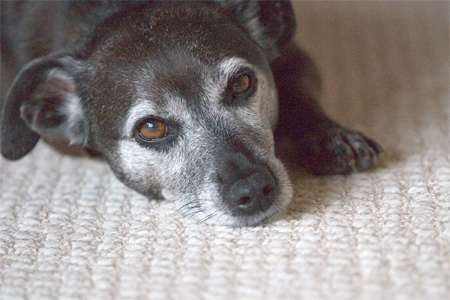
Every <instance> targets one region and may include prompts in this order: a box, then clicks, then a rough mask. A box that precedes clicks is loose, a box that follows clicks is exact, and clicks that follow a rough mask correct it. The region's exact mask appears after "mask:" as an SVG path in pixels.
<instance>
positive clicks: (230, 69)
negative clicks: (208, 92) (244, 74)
mask: <svg viewBox="0 0 450 300" xmlns="http://www.w3.org/2000/svg"><path fill="white" fill-rule="evenodd" d="M244 67H250V64H249V63H248V62H247V61H246V60H245V59H243V58H240V57H230V58H226V59H224V60H223V61H222V62H220V64H219V70H220V73H221V76H226V77H229V76H230V75H233V74H235V73H236V72H237V71H239V69H242V68H244Z"/></svg>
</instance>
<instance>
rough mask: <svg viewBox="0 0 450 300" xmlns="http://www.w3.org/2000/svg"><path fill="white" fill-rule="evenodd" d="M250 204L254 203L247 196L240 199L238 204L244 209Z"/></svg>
mask: <svg viewBox="0 0 450 300" xmlns="http://www.w3.org/2000/svg"><path fill="white" fill-rule="evenodd" d="M250 202H252V198H250V197H249V196H245V197H242V198H241V199H239V201H238V202H237V203H236V204H237V205H238V206H241V207H244V206H248V205H249V204H250Z"/></svg>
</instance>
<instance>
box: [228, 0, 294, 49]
mask: <svg viewBox="0 0 450 300" xmlns="http://www.w3.org/2000/svg"><path fill="white" fill-rule="evenodd" d="M220 2H221V5H222V6H224V7H226V8H227V9H231V10H232V12H233V13H234V14H235V15H236V17H237V18H238V20H239V22H240V23H241V25H242V26H243V27H244V28H245V29H246V30H247V31H248V32H249V33H250V35H251V36H252V38H253V39H254V40H255V41H256V42H257V43H258V44H259V45H260V46H261V47H262V48H263V49H264V50H266V51H267V52H268V54H269V55H270V56H272V57H274V56H276V55H277V52H278V50H279V49H281V48H283V46H285V45H287V44H288V43H289V42H290V40H291V39H292V37H293V35H294V33H295V16H294V12H293V9H292V5H291V2H290V1H252V0H225V1H220Z"/></svg>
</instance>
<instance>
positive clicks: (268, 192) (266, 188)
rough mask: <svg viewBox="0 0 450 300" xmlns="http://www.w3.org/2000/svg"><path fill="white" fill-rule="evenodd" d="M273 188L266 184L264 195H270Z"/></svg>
mask: <svg viewBox="0 0 450 300" xmlns="http://www.w3.org/2000/svg"><path fill="white" fill-rule="evenodd" d="M272 190H273V187H272V186H270V185H266V186H265V187H264V188H263V195H264V196H268V195H269V194H270V193H271V192H272Z"/></svg>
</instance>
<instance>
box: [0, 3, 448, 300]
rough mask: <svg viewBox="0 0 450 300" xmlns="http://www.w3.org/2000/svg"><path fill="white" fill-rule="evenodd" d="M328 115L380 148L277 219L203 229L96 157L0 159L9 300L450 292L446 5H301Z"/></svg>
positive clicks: (2, 286)
mask: <svg viewBox="0 0 450 300" xmlns="http://www.w3.org/2000/svg"><path fill="white" fill-rule="evenodd" d="M295 9H296V12H297V14H298V25H299V26H298V27H299V29H298V33H297V38H298V40H299V42H300V43H301V44H302V45H303V46H304V47H305V48H306V49H307V50H308V51H309V52H310V53H312V55H313V56H314V57H315V59H316V60H317V62H318V65H319V67H320V69H321V71H322V74H323V78H324V83H325V90H324V99H323V105H324V107H325V109H326V111H327V112H328V113H329V114H330V115H331V116H333V117H334V118H335V119H337V120H339V121H340V122H341V123H342V124H344V125H346V126H348V127H350V128H353V129H357V130H361V131H364V132H365V133H367V135H369V136H371V137H373V138H374V139H375V140H377V141H379V142H380V143H381V144H382V145H383V147H384V148H385V153H384V157H383V159H382V161H381V164H380V166H379V167H378V168H376V169H374V170H372V171H371V172H368V173H361V174H354V175H350V176H331V177H325V178H318V177H313V176H310V175H307V174H305V173H304V172H302V171H301V170H297V169H291V170H290V173H291V176H292V179H293V182H294V185H295V190H296V197H295V200H294V201H293V203H292V204H291V205H290V207H289V210H288V211H287V213H286V214H284V215H283V216H281V217H280V218H279V219H278V220H276V221H275V222H273V223H272V224H269V225H267V226H259V227H254V228H242V229H232V228H228V227H222V226H207V225H203V224H197V223H195V222H194V221H192V220H189V219H186V218H184V217H183V216H181V215H180V214H179V213H178V212H177V211H176V210H175V208H174V204H173V203H170V202H155V201H149V200H147V199H145V198H144V197H142V196H140V195H138V194H136V193H135V192H133V191H131V190H130V189H128V188H126V187H124V186H123V185H122V184H121V183H120V182H119V181H118V180H117V179H115V178H114V176H113V175H112V173H111V172H110V170H109V168H108V166H107V165H106V164H104V163H103V162H101V161H97V160H93V159H89V158H80V157H70V156H64V155H61V154H59V153H57V152H56V151H54V150H53V149H51V148H50V147H48V146H47V145H45V144H43V143H40V144H39V145H38V147H37V148H36V149H35V150H34V151H33V152H32V154H31V155H29V156H27V157H25V158H24V159H22V160H20V161H19V162H8V161H6V160H3V159H0V164H1V165H0V299H2V300H3V299H5V300H6V299H89V300H90V299H227V300H229V299H267V300H269V299H270V300H272V299H450V254H449V252H450V159H449V94H448V93H449V21H448V15H449V3H448V2H426V3H425V2H408V1H406V2H388V1H386V2H297V3H296V4H295Z"/></svg>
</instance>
